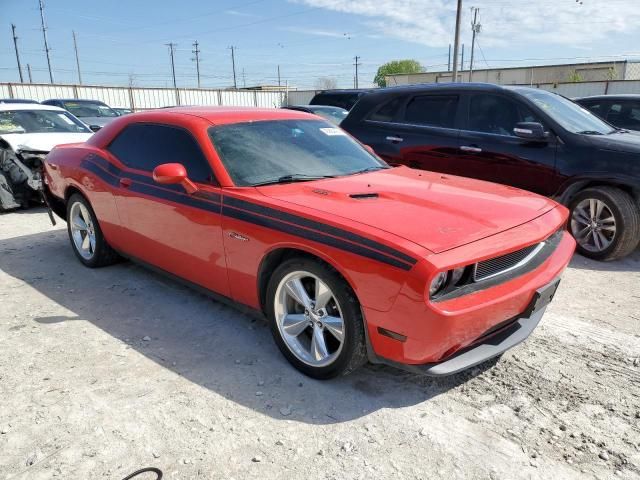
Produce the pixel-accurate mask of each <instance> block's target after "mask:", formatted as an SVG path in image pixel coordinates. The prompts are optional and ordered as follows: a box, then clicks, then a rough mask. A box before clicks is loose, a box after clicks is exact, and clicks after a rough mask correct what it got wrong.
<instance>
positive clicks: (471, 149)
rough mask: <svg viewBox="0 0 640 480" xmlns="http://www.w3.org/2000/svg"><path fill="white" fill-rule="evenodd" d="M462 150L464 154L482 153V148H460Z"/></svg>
mask: <svg viewBox="0 0 640 480" xmlns="http://www.w3.org/2000/svg"><path fill="white" fill-rule="evenodd" d="M460 150H462V151H463V152H471V153H482V149H481V148H480V147H471V146H468V145H463V146H462V147H460Z"/></svg>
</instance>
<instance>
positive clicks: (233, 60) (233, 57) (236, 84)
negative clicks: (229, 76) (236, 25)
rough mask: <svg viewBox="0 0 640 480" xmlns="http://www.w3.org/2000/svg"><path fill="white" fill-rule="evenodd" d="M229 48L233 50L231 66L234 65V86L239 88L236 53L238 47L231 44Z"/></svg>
mask: <svg viewBox="0 0 640 480" xmlns="http://www.w3.org/2000/svg"><path fill="white" fill-rule="evenodd" d="M229 49H230V50H231V66H232V67H233V88H236V89H237V88H238V82H237V81H236V55H235V50H236V47H234V46H233V45H231V46H230V47H229Z"/></svg>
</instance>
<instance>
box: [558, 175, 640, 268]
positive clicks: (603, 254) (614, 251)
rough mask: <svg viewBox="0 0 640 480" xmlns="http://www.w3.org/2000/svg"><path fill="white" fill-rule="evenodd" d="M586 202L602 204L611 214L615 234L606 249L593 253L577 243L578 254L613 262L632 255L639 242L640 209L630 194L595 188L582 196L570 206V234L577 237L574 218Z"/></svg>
mask: <svg viewBox="0 0 640 480" xmlns="http://www.w3.org/2000/svg"><path fill="white" fill-rule="evenodd" d="M587 199H595V200H600V201H602V202H604V203H605V204H606V206H607V207H608V208H609V210H611V213H612V214H613V217H614V218H615V222H616V223H615V226H616V233H615V236H614V238H613V241H612V242H611V245H609V246H608V247H607V248H605V249H603V250H600V251H597V252H594V251H590V250H588V249H586V248H584V247H583V246H582V245H581V244H580V242H579V241H578V245H577V251H578V253H580V254H581V255H583V256H585V257H587V258H591V259H593V260H602V261H610V260H616V259H618V258H622V257H625V256H627V255H629V254H630V253H632V252H633V251H634V250H635V249H636V247H637V246H638V242H640V207H639V206H638V204H637V203H636V202H635V201H634V199H633V197H632V196H631V195H629V194H628V193H627V192H625V191H623V190H620V189H618V188H615V187H608V186H603V187H592V188H587V189H585V190H582V191H581V192H579V193H578V194H577V195H576V196H575V197H574V198H573V199H571V203H570V205H569V210H570V217H569V231H571V234H572V235H573V236H574V237H575V236H576V235H575V233H576V232H574V231H573V228H572V225H571V218H572V217H573V215H574V211H575V209H576V207H577V206H578V204H579V203H580V202H582V201H584V200H587Z"/></svg>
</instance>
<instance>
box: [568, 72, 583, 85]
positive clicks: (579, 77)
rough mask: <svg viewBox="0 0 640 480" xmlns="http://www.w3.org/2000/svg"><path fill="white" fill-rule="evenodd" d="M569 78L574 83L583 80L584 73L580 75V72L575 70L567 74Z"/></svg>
mask: <svg viewBox="0 0 640 480" xmlns="http://www.w3.org/2000/svg"><path fill="white" fill-rule="evenodd" d="M567 80H568V81H569V82H572V83H579V82H583V81H584V78H582V75H580V72H578V71H577V70H573V71H571V72H570V73H569V75H568V76H567Z"/></svg>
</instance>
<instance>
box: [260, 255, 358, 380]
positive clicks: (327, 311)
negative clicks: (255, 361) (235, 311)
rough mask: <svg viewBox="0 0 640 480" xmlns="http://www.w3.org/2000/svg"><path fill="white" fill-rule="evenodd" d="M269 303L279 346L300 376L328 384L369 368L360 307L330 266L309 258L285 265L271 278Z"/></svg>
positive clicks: (285, 263) (270, 318) (292, 260)
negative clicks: (359, 368)
mask: <svg viewBox="0 0 640 480" xmlns="http://www.w3.org/2000/svg"><path fill="white" fill-rule="evenodd" d="M267 302H268V305H267V314H268V317H269V320H270V321H271V330H272V333H273V336H274V338H275V341H276V343H277V344H278V347H279V348H280V351H281V352H282V353H283V354H284V355H285V357H287V359H288V360H289V361H290V362H291V363H292V364H293V366H295V367H296V368H297V369H298V370H300V371H301V372H303V373H305V374H306V375H309V376H311V377H314V378H322V379H324V378H331V377H334V376H337V375H340V374H346V373H348V372H350V371H351V370H353V369H355V368H356V367H358V366H360V365H361V364H362V363H364V361H365V359H366V354H365V349H364V330H363V324H362V315H361V313H360V306H359V304H358V301H357V300H356V299H355V297H354V296H353V294H352V293H351V290H350V288H349V286H348V285H347V283H346V282H345V281H344V280H343V279H342V278H341V277H340V276H339V275H338V274H337V273H336V272H335V271H334V270H332V269H331V268H329V267H328V266H326V265H324V264H322V263H320V262H318V261H315V260H312V259H306V258H296V259H291V260H288V261H286V262H284V263H283V264H282V265H280V267H278V268H277V269H276V271H275V272H274V274H273V276H272V278H271V281H270V283H269V286H268V291H267Z"/></svg>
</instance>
